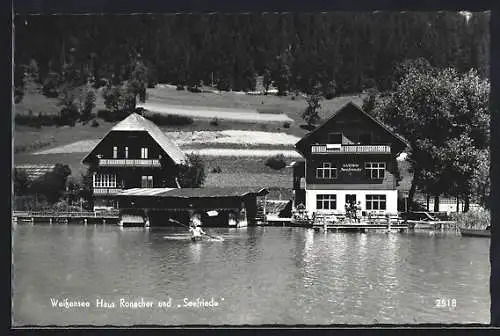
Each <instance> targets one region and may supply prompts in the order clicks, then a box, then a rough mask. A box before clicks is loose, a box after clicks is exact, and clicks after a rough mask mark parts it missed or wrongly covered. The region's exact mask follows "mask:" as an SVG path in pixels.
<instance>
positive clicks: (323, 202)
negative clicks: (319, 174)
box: [316, 194, 337, 210]
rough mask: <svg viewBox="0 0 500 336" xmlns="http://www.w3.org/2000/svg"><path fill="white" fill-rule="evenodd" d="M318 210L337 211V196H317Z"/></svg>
mask: <svg viewBox="0 0 500 336" xmlns="http://www.w3.org/2000/svg"><path fill="white" fill-rule="evenodd" d="M316 210H337V195H336V194H318V195H316Z"/></svg>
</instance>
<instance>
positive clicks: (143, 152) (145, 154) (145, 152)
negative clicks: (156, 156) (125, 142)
mask: <svg viewBox="0 0 500 336" xmlns="http://www.w3.org/2000/svg"><path fill="white" fill-rule="evenodd" d="M147 158H148V148H147V147H142V148H141V159H147Z"/></svg>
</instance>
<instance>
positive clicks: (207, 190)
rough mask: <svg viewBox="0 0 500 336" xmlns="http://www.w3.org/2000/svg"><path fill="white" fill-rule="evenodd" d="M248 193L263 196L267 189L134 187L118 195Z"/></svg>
mask: <svg viewBox="0 0 500 336" xmlns="http://www.w3.org/2000/svg"><path fill="white" fill-rule="evenodd" d="M154 189H157V190H154ZM248 194H256V195H258V196H264V195H267V194H268V191H267V190H266V189H264V188H261V189H251V188H245V187H203V188H134V189H129V190H124V191H123V192H122V193H121V194H119V195H118V196H139V197H175V198H209V197H243V196H245V195H248Z"/></svg>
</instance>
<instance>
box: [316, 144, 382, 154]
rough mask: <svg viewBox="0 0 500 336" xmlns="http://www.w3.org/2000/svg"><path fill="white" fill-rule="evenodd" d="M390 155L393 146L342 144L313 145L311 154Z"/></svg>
mask: <svg viewBox="0 0 500 336" xmlns="http://www.w3.org/2000/svg"><path fill="white" fill-rule="evenodd" d="M331 153H340V154H342V153H345V154H390V153H391V146H389V145H340V144H323V145H312V146H311V154H331Z"/></svg>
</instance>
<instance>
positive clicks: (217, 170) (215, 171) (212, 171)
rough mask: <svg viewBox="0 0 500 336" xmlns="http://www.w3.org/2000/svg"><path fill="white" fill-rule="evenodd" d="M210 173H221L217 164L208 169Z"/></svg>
mask: <svg viewBox="0 0 500 336" xmlns="http://www.w3.org/2000/svg"><path fill="white" fill-rule="evenodd" d="M210 172H211V173H214V174H219V173H222V169H221V168H220V167H219V166H217V167H214V168H212V170H210Z"/></svg>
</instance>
